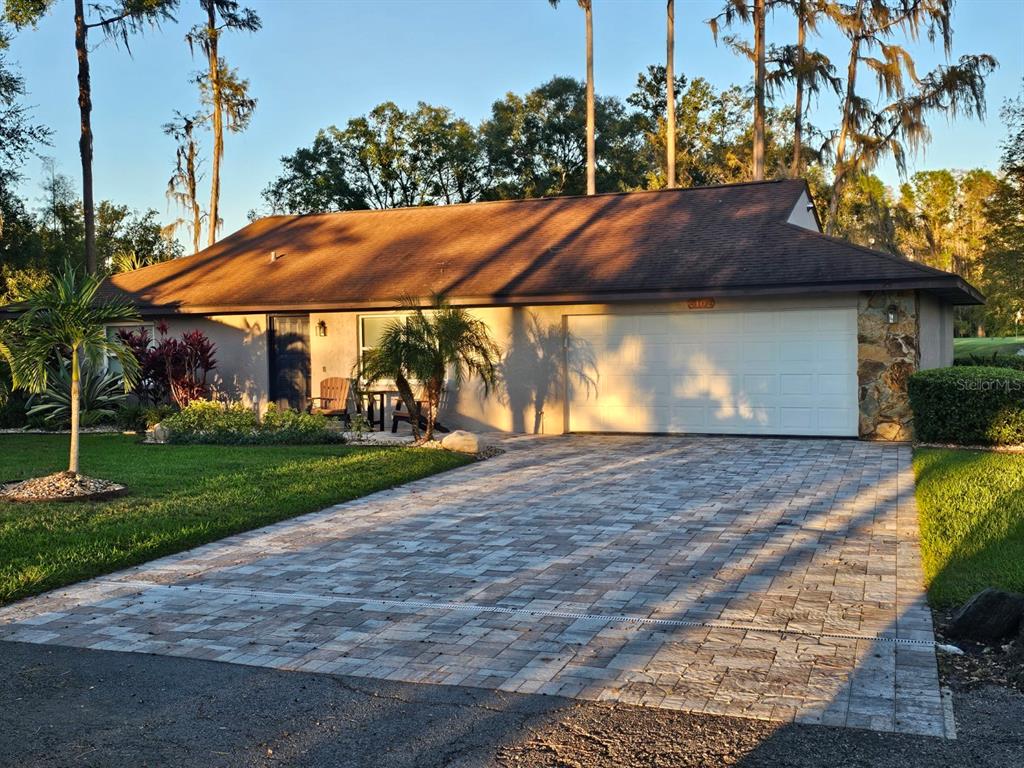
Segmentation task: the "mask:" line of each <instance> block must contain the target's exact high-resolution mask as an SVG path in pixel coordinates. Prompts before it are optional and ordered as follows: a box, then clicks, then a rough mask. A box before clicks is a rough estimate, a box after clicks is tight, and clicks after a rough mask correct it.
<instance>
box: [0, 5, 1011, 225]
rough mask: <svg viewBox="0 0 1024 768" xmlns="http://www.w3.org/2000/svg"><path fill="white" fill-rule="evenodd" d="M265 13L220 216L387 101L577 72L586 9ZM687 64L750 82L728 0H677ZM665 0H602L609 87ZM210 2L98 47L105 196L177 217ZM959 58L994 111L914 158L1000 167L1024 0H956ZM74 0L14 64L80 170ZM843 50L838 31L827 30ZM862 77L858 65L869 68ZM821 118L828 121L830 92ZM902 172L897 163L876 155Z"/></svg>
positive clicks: (239, 214) (471, 102)
mask: <svg viewBox="0 0 1024 768" xmlns="http://www.w3.org/2000/svg"><path fill="white" fill-rule="evenodd" d="M0 2H2V0H0ZM249 4H250V5H251V6H252V7H253V8H255V9H256V10H257V11H258V12H259V14H260V15H261V17H262V18H263V30H262V31H261V32H259V33H257V34H255V35H244V34H233V35H231V36H228V37H226V38H224V40H223V43H222V52H223V55H224V56H225V57H226V58H227V59H228V61H229V63H230V64H232V65H233V66H237V67H238V68H239V69H240V71H241V72H242V73H243V75H244V76H245V77H248V78H249V79H250V81H251V83H252V91H253V93H254V95H255V96H257V97H258V98H259V106H258V108H257V111H256V115H255V117H254V119H253V123H252V125H251V127H250V129H249V130H248V131H247V132H246V133H244V134H240V135H229V136H228V138H227V145H226V155H225V162H224V171H223V174H224V184H223V196H222V209H223V218H224V223H225V229H224V231H225V232H231V231H233V230H235V229H237V228H238V227H240V226H242V225H243V224H244V223H245V222H246V218H245V214H246V211H248V210H249V209H250V208H258V207H260V206H261V205H262V201H261V199H260V195H259V193H260V190H262V189H263V187H264V186H265V185H266V184H267V182H268V181H269V180H270V179H271V178H272V177H274V176H275V175H276V173H277V171H278V167H279V165H278V159H279V157H280V156H281V155H283V154H289V153H291V152H292V151H294V150H295V148H296V147H298V146H301V145H305V144H308V143H309V142H310V141H311V140H312V137H313V135H314V134H315V132H316V130H317V129H318V128H321V127H324V126H327V125H331V124H343V123H344V122H345V120H347V119H348V118H349V117H352V116H354V115H358V114H362V113H365V112H366V111H368V110H369V109H370V108H372V107H373V106H374V105H376V104H378V103H379V102H382V101H386V100H391V101H395V102H397V103H398V104H399V105H401V106H403V107H412V106H414V105H415V103H416V102H417V101H419V100H423V101H427V102H430V103H432V104H438V105H445V106H448V107H451V108H452V109H454V110H455V111H456V112H457V113H459V114H461V115H463V116H465V117H466V118H468V119H469V120H471V121H473V122H477V121H479V120H480V119H482V118H484V117H485V116H486V115H487V114H488V113H489V110H490V105H491V103H492V102H493V101H494V100H495V99H497V98H499V97H501V96H502V95H503V94H504V93H505V92H507V91H516V92H522V91H525V90H527V89H529V88H531V87H533V86H535V85H538V84H540V83H541V82H543V81H545V80H546V79H548V78H550V77H551V76H553V75H573V76H576V77H578V78H581V79H582V77H583V75H584V57H583V16H582V12H581V11H580V10H579V9H578V8H577V6H576V3H575V2H574V0H564V2H563V3H562V5H561V6H560V7H559V8H558V9H557V10H552V9H551V8H550V6H549V5H548V3H547V0H494V1H493V2H492V1H488V0H461V1H456V0H404V1H403V0H376V1H363V0H253V1H252V2H251V3H249ZM676 5H677V9H676V29H677V32H676V67H677V70H681V71H683V72H684V73H685V74H686V75H688V76H691V77H692V76H702V77H705V78H708V79H709V80H711V81H712V82H713V83H714V84H715V85H717V86H719V87H724V86H726V85H729V84H731V83H743V84H745V83H747V82H749V80H750V77H751V72H750V69H751V67H750V65H749V63H747V62H745V61H742V60H740V59H738V58H737V57H735V56H733V55H732V54H731V53H730V52H729V51H728V50H726V49H724V48H722V47H718V48H716V47H715V45H714V43H713V41H712V38H711V34H710V32H709V30H708V28H707V26H706V25H705V24H704V21H705V19H707V18H709V17H710V16H712V15H714V14H715V13H716V12H717V11H718V10H719V9H720V7H721V5H722V3H721V1H720V0H713V1H707V0H678V2H677V3H676ZM664 7H665V4H664V2H663V0H594V28H595V43H594V47H595V59H596V65H595V79H596V84H597V90H598V92H599V93H601V94H605V95H615V96H619V97H622V98H624V97H625V96H626V95H627V94H628V93H629V92H630V91H631V90H632V87H633V85H634V82H635V79H636V75H637V73H638V72H639V71H640V70H641V69H643V68H645V67H646V66H647V65H648V64H652V63H657V62H660V61H661V60H662V59H663V56H664V50H665V49H664V37H663V35H664V29H665V22H664ZM199 20H200V13H199V4H198V2H196V0H184V2H183V3H182V7H181V8H180V10H179V12H178V23H177V24H171V25H167V26H165V27H164V28H163V29H161V30H157V31H152V32H148V33H146V34H145V36H143V37H137V38H135V39H134V40H133V41H132V52H133V56H132V57H129V56H128V54H127V53H126V52H125V51H124V50H122V49H118V48H116V47H114V46H112V45H110V44H109V43H105V44H98V41H96V42H97V44H96V48H95V50H94V52H93V54H92V73H93V78H92V79H93V101H94V113H93V125H94V130H95V134H96V136H95V154H96V159H95V183H96V196H97V199H103V198H110V199H113V200H116V201H118V202H124V203H127V204H129V205H131V206H133V207H135V208H139V209H145V208H149V207H153V208H156V209H157V210H158V211H160V212H161V214H162V215H163V216H165V217H169V216H170V215H171V213H169V212H168V208H167V202H166V200H165V197H164V190H165V186H166V182H167V179H168V177H169V175H170V171H171V166H172V164H173V153H174V148H173V146H172V143H171V141H170V140H169V139H168V138H166V137H165V136H164V135H163V134H162V132H161V130H160V126H161V125H162V124H163V123H164V122H166V121H167V120H168V119H169V118H170V116H171V113H172V110H174V109H176V108H177V109H181V110H183V111H184V110H191V109H193V108H194V105H195V103H196V93H195V88H194V86H193V85H191V84H190V82H189V80H190V74H191V73H192V72H193V71H195V70H196V69H198V65H199V62H198V61H194V60H193V59H192V58H191V56H190V54H189V50H188V47H187V45H186V44H185V42H184V39H183V38H184V34H185V32H186V30H187V29H188V28H189V27H190V26H191V25H192V24H194V23H196V22H197V21H199ZM792 27H793V22H792V20H791V17H789V16H788V15H786V14H785V13H783V12H779V13H778V14H776V16H775V18H774V19H772V20H771V23H770V26H769V30H768V37H769V42H788V41H790V40H792V38H793V37H794V36H795V35H794V30H793V29H792ZM954 30H955V35H954V50H953V57H954V58H956V57H958V56H960V55H962V54H965V53H979V52H987V53H991V54H993V55H995V56H996V58H997V59H998V60H999V62H1000V68H999V70H998V71H997V72H996V73H995V74H994V75H993V76H992V78H991V80H990V83H989V88H988V101H989V117H988V120H987V121H986V122H985V123H980V122H969V121H959V122H957V123H955V124H953V125H947V124H946V123H945V121H944V119H942V118H937V119H936V120H935V127H934V140H933V142H932V144H931V145H930V147H929V148H928V150H927V153H926V154H925V155H924V156H923V157H919V158H917V159H916V161H915V162H914V163H913V167H912V168H911V170H917V169H925V168H937V167H953V168H972V167H978V166H983V167H989V168H994V167H995V166H996V165H997V163H998V156H999V148H998V144H999V141H1000V139H1001V138H1002V136H1003V129H1002V126H1001V125H1000V122H999V119H998V112H999V106H1000V104H1001V103H1002V101H1003V100H1004V99H1005V98H1007V97H1011V96H1014V95H1016V94H1017V93H1019V92H1020V88H1021V81H1022V77H1024V0H960V2H959V3H958V6H957V10H956V14H955V17H954ZM72 43H73V19H72V7H71V2H70V0H60V2H58V3H57V5H56V7H55V8H54V9H53V10H52V11H51V12H50V13H49V14H48V16H47V17H46V18H45V19H44V20H43V22H42V23H41V24H40V25H39V28H38V29H36V30H31V29H27V30H24V31H23V32H21V33H20V34H19V35H18V36H17V37H16V38H15V40H14V41H13V43H12V46H11V58H12V60H14V61H15V62H17V63H18V64H20V66H21V70H22V74H23V75H24V76H25V79H26V82H27V86H28V88H29V90H30V95H29V103H31V104H34V105H35V114H36V116H37V117H38V118H39V119H40V120H41V121H42V122H44V123H46V124H47V125H49V126H52V127H53V128H54V129H55V132H56V133H55V136H54V144H53V147H51V148H49V149H47V150H44V152H45V154H49V155H52V156H54V157H55V158H56V159H57V162H58V166H59V169H60V170H61V171H62V172H63V173H65V174H67V175H69V176H71V177H72V178H74V179H76V180H77V179H79V161H78V154H77V151H78V150H77V140H78V109H77V103H76V81H75V76H76V65H75V58H74V50H73V46H72ZM820 47H822V48H823V49H824V50H826V51H827V52H828V53H829V54H830V55H831V56H832V57H833V60H834V61H836V62H839V63H841V62H842V60H843V54H842V48H843V46H842V41H841V40H840V39H839V38H838V37H837V36H836V35H834V34H833V35H829V36H828V37H826V38H825V39H823V40H822V41H821V42H820ZM912 49H913V50H914V52H915V54H916V56H917V60H918V70H919V72H924V71H927V70H928V69H930V68H931V67H932V66H934V65H935V64H937V63H940V62H941V61H942V58H943V57H942V51H941V49H939V50H936V49H934V48H933V47H932V46H931V45H930V44H928V43H927V42H922V43H919V44H916V45H914V46H912ZM866 80H867V77H866V76H865V77H864V81H866ZM819 110H820V113H819V114H818V115H816V116H815V117H814V118H813V120H814V122H816V123H817V124H821V125H823V126H824V125H833V124H834V123H835V122H836V118H835V103H834V101H827V102H824V101H823V102H822V104H821V105H820V107H819ZM25 170H26V173H27V174H28V176H29V178H28V179H27V180H26V182H25V184H24V185H23V193H24V194H25V196H26V197H28V198H29V199H30V200H31V201H32V203H33V204H34V205H35V204H38V198H39V197H40V196H41V193H40V191H39V186H38V184H39V182H38V176H39V163H38V162H31V163H30V164H29V166H28V167H27V168H26V169H25ZM880 173H881V175H882V176H883V178H884V179H885V180H886V181H887V182H889V183H896V182H897V181H898V179H897V176H896V173H895V170H894V169H893V168H892V166H891V164H890V165H886V166H883V167H882V168H881V169H880Z"/></svg>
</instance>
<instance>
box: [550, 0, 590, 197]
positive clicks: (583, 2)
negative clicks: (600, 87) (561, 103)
mask: <svg viewBox="0 0 1024 768" xmlns="http://www.w3.org/2000/svg"><path fill="white" fill-rule="evenodd" d="M548 2H549V3H550V4H551V7H552V8H557V7H558V3H559V2H560V0H548ZM576 2H577V4H578V5H579V7H580V8H581V9H582V10H583V15H584V18H585V21H586V29H587V194H588V195H593V194H594V193H596V192H597V152H596V150H595V134H596V131H597V129H596V119H595V116H594V112H595V106H594V7H593V0H576Z"/></svg>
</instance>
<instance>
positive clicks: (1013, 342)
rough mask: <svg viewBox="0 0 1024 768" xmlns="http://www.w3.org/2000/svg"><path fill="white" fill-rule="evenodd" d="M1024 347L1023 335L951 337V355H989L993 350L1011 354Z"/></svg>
mask: <svg viewBox="0 0 1024 768" xmlns="http://www.w3.org/2000/svg"><path fill="white" fill-rule="evenodd" d="M1022 348H1024V336H1002V337H998V338H985V339H978V338H974V337H970V338H963V339H953V357H970V356H971V355H991V354H993V353H995V352H999V353H1000V354H1005V355H1013V354H1016V353H1017V350H1018V349H1022Z"/></svg>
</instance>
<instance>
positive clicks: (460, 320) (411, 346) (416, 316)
mask: <svg viewBox="0 0 1024 768" xmlns="http://www.w3.org/2000/svg"><path fill="white" fill-rule="evenodd" d="M403 306H405V307H406V308H407V309H408V310H409V314H408V315H407V316H406V317H404V318H401V319H397V320H394V321H392V322H391V323H390V324H389V325H388V326H387V328H386V329H385V330H384V334H383V335H382V337H381V339H380V342H379V343H378V345H377V347H376V348H374V349H372V350H369V351H368V352H367V353H366V354H365V355H364V356H363V360H362V370H361V374H362V378H363V380H364V381H366V382H368V383H372V382H375V381H382V380H390V381H393V382H394V383H395V387H396V388H397V389H398V393H399V395H400V396H401V398H402V402H403V403H404V404H405V407H406V408H407V409H408V411H409V416H410V419H409V422H410V424H411V425H412V432H413V435H414V436H415V437H416V438H417V439H419V438H420V419H421V417H422V419H423V421H424V423H425V428H424V430H423V433H422V437H423V439H424V440H431V439H432V438H433V436H434V425H435V424H436V422H437V414H438V410H439V409H440V405H441V396H442V394H443V393H444V385H445V379H446V376H447V375H448V374H449V373H450V374H451V376H452V378H453V380H454V381H455V383H456V385H459V384H461V383H462V382H463V381H464V380H465V379H466V378H468V377H470V376H477V377H479V378H480V381H481V382H482V383H483V386H484V393H485V394H489V393H490V391H491V388H492V387H494V386H495V385H496V384H497V381H498V369H497V365H498V361H499V359H500V351H499V349H498V347H497V345H496V344H495V343H494V341H493V340H492V339H491V336H490V333H489V332H488V330H487V325H486V324H485V323H484V322H483V321H482V320H479V319H477V318H475V317H473V315H471V314H470V313H469V312H468V311H467V310H465V309H463V308H462V307H453V306H452V305H451V304H449V303H448V302H447V300H445V299H444V297H441V296H436V297H435V298H434V300H433V302H432V304H431V306H430V308H429V311H424V310H423V308H422V307H420V306H418V305H417V304H416V303H415V302H414V301H412V300H408V299H407V300H405V301H404V302H403ZM414 384H418V386H419V388H420V389H421V391H422V393H423V397H424V401H425V404H426V411H427V412H426V413H421V412H420V405H419V402H418V398H417V396H416V392H415V391H414V389H413V387H414Z"/></svg>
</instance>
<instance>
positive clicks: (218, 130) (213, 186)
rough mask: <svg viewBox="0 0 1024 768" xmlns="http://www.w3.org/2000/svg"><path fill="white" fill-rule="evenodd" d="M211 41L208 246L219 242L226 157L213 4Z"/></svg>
mask: <svg viewBox="0 0 1024 768" xmlns="http://www.w3.org/2000/svg"><path fill="white" fill-rule="evenodd" d="M206 13H207V34H208V35H209V36H210V39H209V59H210V62H209V67H210V101H211V103H212V105H213V158H212V162H211V163H210V217H209V220H208V221H207V227H206V228H207V232H208V235H207V242H206V244H207V245H213V244H214V243H216V242H217V229H218V227H217V222H218V221H219V220H220V215H219V214H220V211H219V206H220V161H221V158H222V157H223V156H224V111H223V105H222V104H221V93H220V61H219V57H218V55H217V34H218V32H217V8H216V6H215V5H214V4H213V3H212V2H211V3H208V4H207V6H206Z"/></svg>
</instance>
